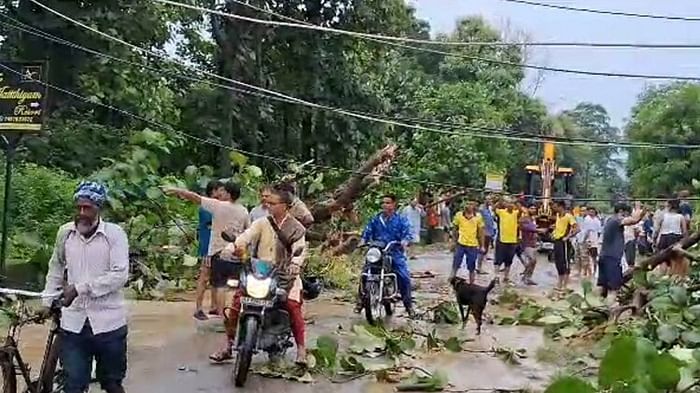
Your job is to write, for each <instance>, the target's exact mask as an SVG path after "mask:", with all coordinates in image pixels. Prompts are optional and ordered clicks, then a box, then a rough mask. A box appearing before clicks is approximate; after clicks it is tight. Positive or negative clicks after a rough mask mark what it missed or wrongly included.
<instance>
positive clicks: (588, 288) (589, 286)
mask: <svg viewBox="0 0 700 393" xmlns="http://www.w3.org/2000/svg"><path fill="white" fill-rule="evenodd" d="M581 288H582V289H583V296H584V297H586V296H588V295H589V294H591V293H593V282H592V281H591V280H583V281H582V282H581Z"/></svg>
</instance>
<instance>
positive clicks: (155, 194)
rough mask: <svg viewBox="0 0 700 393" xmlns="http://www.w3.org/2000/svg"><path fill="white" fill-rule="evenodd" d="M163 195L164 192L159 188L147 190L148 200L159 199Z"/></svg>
mask: <svg viewBox="0 0 700 393" xmlns="http://www.w3.org/2000/svg"><path fill="white" fill-rule="evenodd" d="M161 195H163V192H162V191H161V190H160V188H158V187H149V188H148V189H147V190H146V196H147V197H148V199H158V198H160V196H161Z"/></svg>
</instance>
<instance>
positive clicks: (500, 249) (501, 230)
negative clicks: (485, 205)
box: [494, 199, 520, 283]
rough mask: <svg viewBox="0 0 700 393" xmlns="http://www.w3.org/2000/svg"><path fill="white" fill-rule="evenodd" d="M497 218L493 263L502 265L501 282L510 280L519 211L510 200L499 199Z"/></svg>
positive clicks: (516, 243) (516, 242)
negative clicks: (496, 239)
mask: <svg viewBox="0 0 700 393" xmlns="http://www.w3.org/2000/svg"><path fill="white" fill-rule="evenodd" d="M496 217H497V218H498V241H497V242H496V259H495V261H494V265H496V266H497V267H500V266H501V265H503V267H504V268H503V270H502V271H503V282H504V283H507V282H508V281H510V278H509V277H510V265H511V264H512V263H513V257H515V251H516V248H517V247H518V224H519V222H518V220H519V218H520V211H519V210H518V209H516V207H515V204H514V203H513V201H512V200H510V199H506V200H504V201H501V202H500V203H499V204H498V205H497V208H496Z"/></svg>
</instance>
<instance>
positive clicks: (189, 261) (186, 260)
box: [182, 254, 199, 267]
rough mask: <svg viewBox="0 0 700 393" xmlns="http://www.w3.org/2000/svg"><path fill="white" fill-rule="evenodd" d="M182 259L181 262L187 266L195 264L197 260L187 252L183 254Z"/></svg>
mask: <svg viewBox="0 0 700 393" xmlns="http://www.w3.org/2000/svg"><path fill="white" fill-rule="evenodd" d="M182 259H183V260H182V264H183V265H185V266H187V267H192V266H197V263H198V262H199V261H198V260H197V258H195V257H193V256H191V255H187V254H185V255H183V257H182Z"/></svg>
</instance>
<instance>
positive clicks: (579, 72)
mask: <svg viewBox="0 0 700 393" xmlns="http://www.w3.org/2000/svg"><path fill="white" fill-rule="evenodd" d="M152 1H155V2H158V3H163V4H168V5H172V6H177V7H182V8H187V9H191V10H196V11H200V12H204V13H209V14H213V15H219V16H225V17H228V18H232V19H236V20H242V21H246V22H250V23H256V24H263V25H272V26H283V27H290V28H298V29H308V30H314V31H323V32H328V33H334V34H345V35H350V36H355V37H359V38H365V39H367V38H372V39H379V40H391V41H400V42H412V43H427V42H431V41H428V40H419V39H413V38H406V37H393V36H385V35H379V34H369V33H359V32H353V31H348V30H342V29H335V28H331V27H325V26H318V25H313V24H312V25H307V24H302V23H292V22H283V21H272V20H264V19H257V18H251V17H247V16H243V15H239V14H234V13H229V12H224V11H219V10H214V9H211V8H206V7H199V6H195V5H190V4H184V3H180V2H176V1H172V0H152ZM32 2H34V3H38V1H36V0H32ZM38 4H40V3H38ZM432 42H435V41H432ZM441 42H443V43H445V42H453V41H441ZM460 57H464V58H467V59H471V60H476V61H481V62H485V63H491V64H499V65H504V66H510V67H518V68H528V69H533V70H539V71H550V72H558V73H566V74H576V75H587V76H599V77H612V78H631V79H648V80H667V81H671V80H676V81H690V82H696V81H700V76H683V75H657V74H635V73H626V72H607V71H590V70H581V69H570V68H562V67H550V66H543V65H536V64H526V63H514V62H511V61H506V60H499V59H491V58H486V57H481V56H471V55H466V54H461V55H460Z"/></svg>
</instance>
